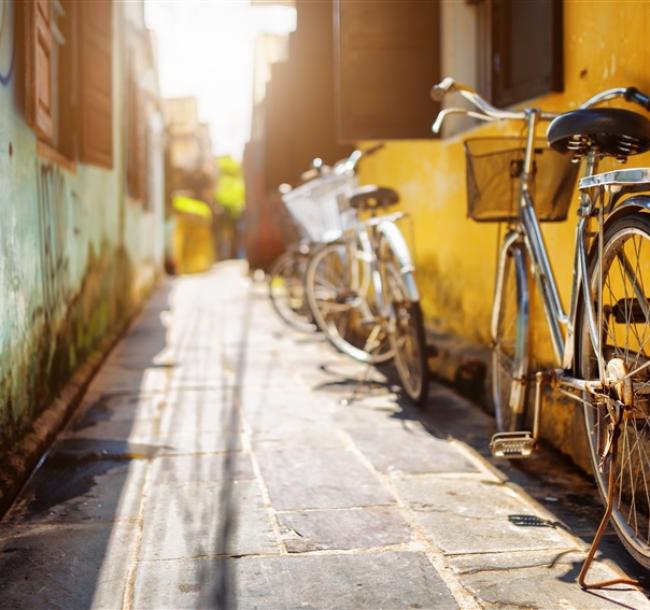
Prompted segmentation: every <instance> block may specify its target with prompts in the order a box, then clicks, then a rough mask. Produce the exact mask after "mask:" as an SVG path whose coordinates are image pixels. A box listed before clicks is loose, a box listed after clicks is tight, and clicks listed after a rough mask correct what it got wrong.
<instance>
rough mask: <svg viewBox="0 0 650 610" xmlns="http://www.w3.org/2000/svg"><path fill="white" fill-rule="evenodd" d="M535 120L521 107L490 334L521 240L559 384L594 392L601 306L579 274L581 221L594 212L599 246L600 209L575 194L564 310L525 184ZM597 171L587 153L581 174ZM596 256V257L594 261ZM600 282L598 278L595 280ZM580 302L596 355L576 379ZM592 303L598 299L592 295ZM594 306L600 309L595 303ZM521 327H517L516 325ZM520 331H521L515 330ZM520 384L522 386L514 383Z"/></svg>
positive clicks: (583, 245)
mask: <svg viewBox="0 0 650 610" xmlns="http://www.w3.org/2000/svg"><path fill="white" fill-rule="evenodd" d="M538 120H539V112H538V111H536V110H530V111H528V112H527V137H526V147H525V156H524V163H523V171H522V176H521V178H522V179H521V193H520V215H519V219H518V220H517V221H516V222H515V223H514V227H513V228H512V229H511V230H510V231H509V232H508V233H507V235H506V237H505V239H504V242H503V245H502V247H501V252H500V256H499V262H498V268H497V281H496V288H495V296H494V304H493V310H492V320H491V330H492V338H493V339H494V340H496V339H497V337H496V334H497V325H498V320H499V316H500V309H499V308H500V304H501V301H502V292H503V287H504V274H505V265H506V259H507V256H508V254H509V252H510V250H511V249H512V248H513V246H514V244H517V243H519V244H523V247H524V248H525V249H526V251H527V252H528V255H529V257H530V265H531V268H532V273H533V275H534V277H535V279H536V281H537V285H538V287H539V290H540V293H541V295H542V299H543V303H544V310H545V314H546V316H545V317H546V320H547V324H548V328H549V333H550V337H551V343H552V346H553V351H554V354H555V357H556V361H557V363H558V364H559V365H560V367H561V369H563V373H562V374H561V376H560V383H561V384H562V385H566V386H569V387H571V388H573V389H578V390H588V391H592V392H594V391H597V390H599V389H600V388H601V387H602V385H603V384H604V382H605V363H604V357H603V354H602V351H601V346H600V336H599V333H598V330H597V329H598V327H599V326H598V325H597V321H598V320H601V319H602V311H598V312H596V311H594V307H593V299H592V295H591V287H590V286H589V285H588V282H587V281H585V279H584V278H586V277H587V264H588V263H587V258H588V256H587V251H588V250H587V248H588V247H587V240H586V238H587V234H586V229H587V223H588V221H589V218H591V217H593V216H594V214H595V213H596V212H597V215H598V220H599V227H598V237H597V239H598V242H599V247H600V249H601V250H602V234H603V224H604V223H603V209H602V206H600V207H599V208H598V210H595V207H594V204H593V202H592V201H591V199H590V197H589V196H588V195H587V194H586V193H582V194H581V200H580V209H579V216H580V218H579V221H578V224H577V227H576V232H575V243H574V267H573V269H574V270H573V278H572V287H571V304H570V309H569V313H568V314H567V313H566V311H565V309H564V307H563V305H562V300H561V298H560V294H559V290H558V288H557V282H556V280H555V276H554V274H553V268H552V266H551V262H550V259H549V256H548V251H547V248H546V244H545V242H544V236H543V234H542V230H541V227H540V222H539V220H538V219H537V215H536V213H535V207H534V201H533V196H532V194H531V192H530V188H531V186H532V182H533V162H534V156H535V145H534V142H535V131H536V127H537V123H538ZM596 170H597V158H596V156H595V154H593V153H592V154H590V155H589V156H588V158H587V160H586V164H585V170H584V174H583V176H591V175H593V174H594V173H595V172H596ZM600 260H602V257H600V256H599V263H598V264H599V265H600ZM600 284H601V285H602V282H601V283H600ZM599 290H600V288H599ZM527 292H528V287H527V285H526V284H525V282H524V284H523V285H522V294H521V295H518V298H520V299H526V301H528V299H529V297H528V294H527ZM581 296H582V299H583V301H584V303H585V312H586V318H587V320H586V322H587V324H588V329H589V336H590V339H591V343H592V346H593V348H594V353H595V354H597V358H598V369H599V379H598V380H580V379H577V378H574V377H572V376H570V375H568V374H567V372H568V371H570V370H571V369H572V368H573V361H574V356H575V340H576V336H575V333H576V322H577V315H578V305H579V302H580V297H581ZM598 296H599V298H598V303H601V301H602V300H601V299H600V295H598ZM599 309H602V308H601V307H599ZM522 330H523V329H522ZM519 335H520V336H522V334H521V333H520V334H519ZM527 381H528V380H527V379H516V380H515V382H516V383H518V384H519V383H521V384H523V385H524V386H525V384H526V383H527ZM520 389H523V388H520ZM513 395H515V396H516V397H515V398H514V399H515V400H522V401H523V392H513Z"/></svg>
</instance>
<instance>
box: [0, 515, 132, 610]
mask: <svg viewBox="0 0 650 610" xmlns="http://www.w3.org/2000/svg"><path fill="white" fill-rule="evenodd" d="M136 529H137V526H135V525H133V524H131V523H120V524H97V523H92V524H76V525H61V524H58V525H47V526H39V527H38V528H35V527H22V528H20V527H16V526H13V527H12V528H11V532H7V531H6V528H2V529H0V575H1V576H0V577H1V579H2V595H0V608H2V609H5V608H6V609H7V610H15V609H16V608H25V609H36V608H60V609H62V610H64V609H65V610H67V609H69V610H78V609H79V608H90V607H92V608H98V609H104V608H105V609H107V610H114V609H116V608H121V607H122V600H123V596H124V591H125V588H126V584H127V572H128V570H129V566H130V565H131V561H130V560H131V555H132V553H133V547H134V544H135V540H136V532H135V530H136ZM107 556H110V557H111V561H110V562H108V561H106V557H107Z"/></svg>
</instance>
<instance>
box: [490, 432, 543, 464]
mask: <svg viewBox="0 0 650 610" xmlns="http://www.w3.org/2000/svg"><path fill="white" fill-rule="evenodd" d="M535 442H536V441H535V437H534V436H533V434H532V432H528V431H521V432H499V433H497V434H495V435H494V436H493V437H492V440H491V441H490V451H491V452H492V456H493V457H496V458H527V457H530V456H531V455H532V453H533V451H534V449H535Z"/></svg>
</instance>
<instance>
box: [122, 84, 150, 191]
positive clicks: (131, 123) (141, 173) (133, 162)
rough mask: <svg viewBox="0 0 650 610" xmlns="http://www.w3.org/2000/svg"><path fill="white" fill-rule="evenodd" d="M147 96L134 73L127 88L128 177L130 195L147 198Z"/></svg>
mask: <svg viewBox="0 0 650 610" xmlns="http://www.w3.org/2000/svg"><path fill="white" fill-rule="evenodd" d="M144 104H145V96H144V95H143V91H142V89H141V88H140V86H139V85H138V83H137V82H136V80H135V77H134V75H133V72H132V73H131V77H130V78H129V81H128V89H127V110H126V111H127V129H128V132H127V135H126V137H127V148H126V156H127V159H126V178H127V186H128V191H129V195H131V196H132V197H134V198H135V199H140V200H144V198H145V165H146V148H147V117H146V113H145V105H144Z"/></svg>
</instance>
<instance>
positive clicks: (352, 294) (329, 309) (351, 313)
mask: <svg viewBox="0 0 650 610" xmlns="http://www.w3.org/2000/svg"><path fill="white" fill-rule="evenodd" d="M353 251H354V255H353V258H352V260H353V262H352V264H350V263H349V261H350V260H351V257H350V254H349V252H348V248H346V245H339V244H332V245H330V246H327V247H325V248H324V249H323V250H322V251H320V252H319V253H317V254H316V255H315V256H314V259H313V260H312V262H311V264H310V268H309V273H308V284H309V287H308V298H309V303H310V305H311V307H312V311H313V314H314V318H315V320H316V322H317V324H318V326H319V327H320V328H321V330H323V332H325V333H326V335H327V336H328V338H329V339H330V340H331V341H332V343H333V344H334V345H335V346H336V347H337V348H338V349H340V350H341V351H343V352H344V353H346V354H348V355H350V356H352V357H353V358H356V359H357V360H362V361H365V362H383V361H385V360H388V359H390V358H391V356H392V351H391V347H390V344H389V341H388V339H387V337H386V333H385V331H384V328H383V326H382V322H381V320H379V318H378V316H377V308H376V306H375V304H374V295H373V294H372V289H371V282H370V269H369V265H368V263H367V262H365V261H364V260H363V258H362V257H360V256H357V250H356V248H354V249H353Z"/></svg>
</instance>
